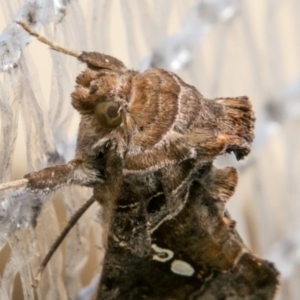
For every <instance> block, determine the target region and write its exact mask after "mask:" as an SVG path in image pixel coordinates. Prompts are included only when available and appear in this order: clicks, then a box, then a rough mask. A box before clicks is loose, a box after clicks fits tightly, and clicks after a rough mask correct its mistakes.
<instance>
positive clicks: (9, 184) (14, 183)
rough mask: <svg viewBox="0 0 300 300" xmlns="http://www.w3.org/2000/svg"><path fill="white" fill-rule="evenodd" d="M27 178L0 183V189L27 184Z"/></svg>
mask: <svg viewBox="0 0 300 300" xmlns="http://www.w3.org/2000/svg"><path fill="white" fill-rule="evenodd" d="M27 183H28V179H26V178H23V179H19V180H15V181H10V182H5V183H1V184H0V191H2V190H6V189H13V188H20V187H23V186H25V185H27Z"/></svg>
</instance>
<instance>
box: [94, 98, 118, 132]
mask: <svg viewBox="0 0 300 300" xmlns="http://www.w3.org/2000/svg"><path fill="white" fill-rule="evenodd" d="M94 115H95V117H96V119H97V121H98V122H99V124H100V125H101V126H102V127H104V128H116V127H118V126H120V124H121V123H122V114H121V112H120V106H119V105H118V104H117V103H116V102H113V101H106V102H101V103H99V104H97V105H96V107H95V110H94Z"/></svg>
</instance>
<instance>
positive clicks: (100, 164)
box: [24, 157, 106, 193]
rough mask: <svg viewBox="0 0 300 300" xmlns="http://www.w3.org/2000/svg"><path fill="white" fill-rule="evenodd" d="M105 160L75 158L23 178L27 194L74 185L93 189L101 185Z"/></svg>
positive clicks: (103, 177) (46, 191)
mask: <svg viewBox="0 0 300 300" xmlns="http://www.w3.org/2000/svg"><path fill="white" fill-rule="evenodd" d="M104 167H105V160H104V159H103V158H98V157H86V158H76V159H74V160H71V161H70V162H69V163H67V164H63V165H57V166H52V167H48V168H45V169H42V170H40V171H37V172H33V173H30V174H27V175H25V176H24V178H26V179H27V180H28V183H27V187H26V189H27V190H28V191H29V192H32V193H35V192H44V193H48V192H51V191H54V190H56V189H58V188H60V187H62V186H65V185H70V184H76V185H82V186H89V187H93V186H94V185H96V184H99V183H103V182H104V179H105V177H106V175H105V172H104Z"/></svg>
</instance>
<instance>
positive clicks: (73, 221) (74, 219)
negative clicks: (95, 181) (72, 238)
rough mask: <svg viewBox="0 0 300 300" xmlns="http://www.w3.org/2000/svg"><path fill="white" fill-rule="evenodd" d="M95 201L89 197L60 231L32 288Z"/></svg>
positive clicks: (36, 284) (35, 286) (36, 285)
mask: <svg viewBox="0 0 300 300" xmlns="http://www.w3.org/2000/svg"><path fill="white" fill-rule="evenodd" d="M95 201H96V199H95V198H94V197H91V198H90V199H89V200H88V201H86V202H85V203H84V204H83V205H82V206H81V207H80V208H79V209H78V210H77V211H76V212H75V214H74V215H73V216H72V217H71V219H70V221H69V222H68V224H67V226H66V227H65V229H64V230H63V231H62V233H61V234H60V235H59V236H58V238H57V239H56V241H55V242H54V243H53V245H52V246H51V248H50V250H49V252H48V253H47V255H46V256H45V258H44V259H43V261H42V263H41V265H40V267H39V269H38V272H37V275H36V276H35V278H34V281H33V284H32V286H33V288H37V287H38V284H39V282H40V279H41V276H42V274H43V271H44V270H45V268H46V266H47V264H48V262H49V261H50V259H51V257H52V255H53V254H54V252H55V251H56V249H57V248H58V247H59V245H60V244H61V242H62V241H63V240H64V238H65V237H66V236H67V234H68V233H69V231H70V230H71V229H72V228H73V226H74V225H75V224H76V223H77V221H78V220H79V219H80V218H81V216H82V215H83V214H84V213H85V212H86V210H87V209H88V208H89V207H90V206H91V205H92V204H93V203H94V202H95Z"/></svg>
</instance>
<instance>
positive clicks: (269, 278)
mask: <svg viewBox="0 0 300 300" xmlns="http://www.w3.org/2000/svg"><path fill="white" fill-rule="evenodd" d="M19 24H20V25H21V26H23V27H24V29H25V30H27V31H28V32H30V33H31V34H32V35H35V36H37V37H38V39H40V40H41V41H44V42H46V43H48V44H49V45H50V46H51V47H52V48H53V49H54V50H57V51H60V52H64V53H67V54H71V55H73V56H75V57H77V59H78V60H79V61H80V62H83V63H85V64H86V66H87V68H86V70H84V71H83V72H82V73H81V74H79V75H78V76H77V78H76V86H75V90H74V92H73V93H72V94H71V99H72V102H71V103H72V105H73V107H74V108H75V109H76V110H77V111H78V112H79V113H80V116H81V121H80V125H79V129H78V136H77V145H76V155H75V158H74V159H73V160H71V161H70V162H68V163H66V164H62V165H57V166H53V167H49V168H45V169H42V170H40V171H37V172H34V173H30V174H27V175H26V176H25V179H26V181H25V182H26V189H27V190H28V191H30V192H32V193H49V192H53V191H54V190H56V189H58V188H60V187H62V186H64V185H71V184H76V185H81V186H88V187H91V188H93V196H92V199H91V200H89V201H88V202H87V203H91V202H93V201H97V202H98V203H99V204H100V205H101V206H102V207H103V208H104V221H105V222H104V226H105V231H104V234H105V249H106V254H105V259H104V267H103V271H102V275H101V280H100V283H99V288H98V291H97V295H95V297H96V298H95V299H229V298H230V299H272V298H273V296H274V293H275V290H276V286H277V284H278V279H277V276H278V273H277V271H276V269H275V268H274V266H273V265H272V264H270V263H269V262H267V261H264V260H261V259H259V258H257V257H255V256H254V255H253V254H252V253H251V252H250V251H249V250H248V249H247V248H246V246H245V245H244V244H243V242H242V240H241V238H240V237H239V235H238V233H237V232H236V230H235V222H234V221H233V220H231V218H230V216H229V213H228V212H227V211H226V209H225V203H226V202H227V201H228V199H229V198H230V197H231V196H232V194H233V193H234V189H235V186H236V184H237V171H236V170H235V169H234V168H230V167H228V168H225V169H221V170H218V169H216V168H215V167H214V166H213V165H212V162H213V160H214V159H215V158H216V157H217V156H219V155H222V154H225V153H231V152H232V153H234V154H235V156H236V158H237V159H238V160H239V159H242V158H244V157H245V156H246V155H247V154H248V153H249V152H250V148H251V144H252V141H253V138H254V133H253V131H254V114H253V111H252V108H251V104H250V102H249V100H248V98H247V97H237V98H218V99H214V100H209V99H206V98H204V97H203V96H202V95H201V94H200V93H199V92H198V91H197V89H196V88H195V87H193V86H191V85H189V84H187V83H185V82H184V81H183V80H182V79H180V78H179V77H178V76H177V75H176V74H174V73H172V72H169V71H166V70H162V69H149V70H147V71H145V72H143V73H141V72H138V71H134V70H130V69H127V68H126V67H125V65H124V64H123V63H122V62H121V61H120V60H118V59H116V58H114V57H112V56H109V55H105V54H101V53H97V52H82V53H77V52H75V51H70V50H68V49H65V48H63V47H60V46H58V45H56V44H54V43H53V42H48V41H47V40H46V39H45V38H44V37H40V36H39V35H38V34H37V33H35V32H33V31H32V30H31V29H30V28H29V27H28V26H27V25H26V24H24V23H19ZM84 210H85V208H83V209H82V211H81V212H80V213H82V212H84ZM80 213H79V214H80ZM74 219H75V220H77V218H74ZM59 241H60V240H59ZM59 241H58V243H59ZM50 256H51V254H50ZM46 261H47V260H46ZM46 263H47V262H46ZM46 263H45V264H46ZM45 264H44V266H45ZM44 266H43V267H44Z"/></svg>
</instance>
